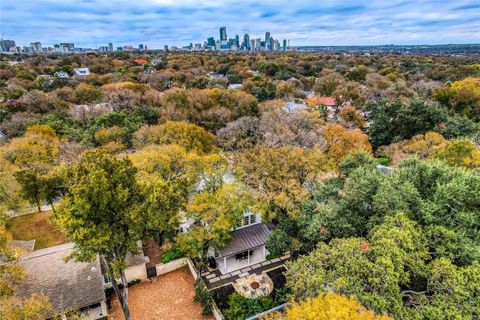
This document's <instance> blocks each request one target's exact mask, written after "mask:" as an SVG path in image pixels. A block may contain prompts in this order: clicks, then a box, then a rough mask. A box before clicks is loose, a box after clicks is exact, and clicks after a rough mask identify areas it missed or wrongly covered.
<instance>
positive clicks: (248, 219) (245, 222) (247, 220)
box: [242, 216, 250, 226]
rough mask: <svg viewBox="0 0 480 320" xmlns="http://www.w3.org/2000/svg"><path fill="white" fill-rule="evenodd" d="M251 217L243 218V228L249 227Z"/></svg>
mask: <svg viewBox="0 0 480 320" xmlns="http://www.w3.org/2000/svg"><path fill="white" fill-rule="evenodd" d="M249 221H250V216H243V224H242V225H243V226H248V225H249V224H250V223H249Z"/></svg>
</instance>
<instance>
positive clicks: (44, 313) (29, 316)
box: [0, 226, 51, 320]
mask: <svg viewBox="0 0 480 320" xmlns="http://www.w3.org/2000/svg"><path fill="white" fill-rule="evenodd" d="M11 244H12V237H11V235H10V233H9V232H7V230H6V228H5V227H4V226H0V262H1V263H0V319H8V320H43V319H45V318H47V317H48V316H50V312H51V306H50V304H49V302H48V298H47V297H45V296H42V295H32V296H31V297H30V298H28V299H26V300H22V299H20V298H19V297H16V296H15V295H14V287H15V286H16V285H18V284H19V283H20V282H21V281H22V279H23V277H24V275H25V273H24V270H23V268H22V267H21V266H20V264H19V262H18V256H19V254H20V252H18V251H17V250H14V249H12V246H11Z"/></svg>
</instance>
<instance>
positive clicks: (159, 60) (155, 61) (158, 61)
mask: <svg viewBox="0 0 480 320" xmlns="http://www.w3.org/2000/svg"><path fill="white" fill-rule="evenodd" d="M167 50H168V49H167ZM161 62H162V59H160V58H156V59H152V60H150V64H151V65H152V66H156V65H158V64H160V63H161Z"/></svg>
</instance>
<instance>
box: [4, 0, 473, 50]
mask: <svg viewBox="0 0 480 320" xmlns="http://www.w3.org/2000/svg"><path fill="white" fill-rule="evenodd" d="M221 26H226V27H227V35H228V37H229V38H230V37H234V36H235V34H239V35H240V36H242V35H243V34H244V33H245V32H248V33H249V34H250V36H251V38H252V37H262V38H263V37H264V35H265V31H270V33H271V34H272V36H273V37H274V38H276V39H279V40H282V39H289V40H290V43H291V45H292V46H305V45H381V44H448V43H480V0H454V1H451V0H367V1H359V0H350V1H347V0H343V1H332V0H313V1H310V0H289V1H279V0H273V1H268V0H235V1H230V0H224V1H214V0H196V1H195V0H129V1H127V0H0V31H1V34H2V37H3V38H4V39H12V40H15V41H16V42H17V45H22V46H23V45H28V44H29V43H30V42H34V41H40V42H42V44H43V45H44V46H45V45H53V44H54V43H59V42H74V43H75V46H76V47H90V48H95V47H98V46H102V45H107V43H108V42H112V43H113V45H114V46H115V47H116V46H123V45H128V44H130V45H134V46H137V45H138V44H139V43H145V44H147V45H148V47H149V48H163V46H164V45H176V46H184V45H188V44H189V43H191V42H193V43H203V41H205V39H206V38H207V37H210V36H213V37H215V38H219V31H218V29H219V28H220V27H221Z"/></svg>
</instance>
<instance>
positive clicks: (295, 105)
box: [283, 101, 308, 113]
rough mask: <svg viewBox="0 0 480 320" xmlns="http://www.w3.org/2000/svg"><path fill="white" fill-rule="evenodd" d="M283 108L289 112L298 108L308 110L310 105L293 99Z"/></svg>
mask: <svg viewBox="0 0 480 320" xmlns="http://www.w3.org/2000/svg"><path fill="white" fill-rule="evenodd" d="M283 110H285V112H288V113H293V112H296V111H298V110H308V106H307V105H306V104H305V103H296V102H293V101H288V102H287V103H285V106H284V107H283Z"/></svg>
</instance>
